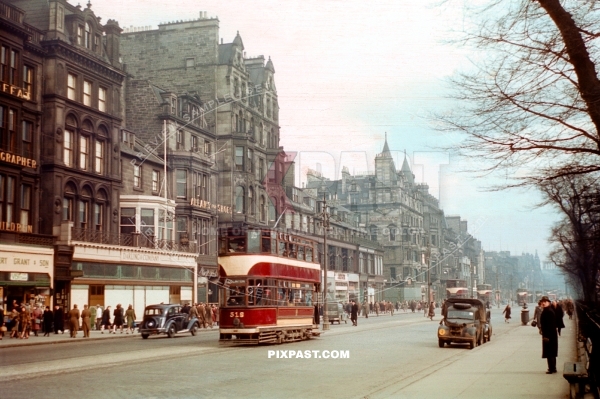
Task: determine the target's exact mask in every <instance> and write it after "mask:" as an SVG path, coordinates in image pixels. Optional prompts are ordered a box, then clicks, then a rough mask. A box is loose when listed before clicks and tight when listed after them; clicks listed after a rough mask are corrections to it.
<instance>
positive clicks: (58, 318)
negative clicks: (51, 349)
mask: <svg viewBox="0 0 600 399" xmlns="http://www.w3.org/2000/svg"><path fill="white" fill-rule="evenodd" d="M59 331H60V332H61V334H64V333H65V312H64V311H63V309H62V308H61V307H60V306H58V305H56V306H54V334H58V332H59Z"/></svg>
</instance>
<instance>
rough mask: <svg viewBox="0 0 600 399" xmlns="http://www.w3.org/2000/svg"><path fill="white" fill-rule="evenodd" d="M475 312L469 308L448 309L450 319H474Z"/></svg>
mask: <svg viewBox="0 0 600 399" xmlns="http://www.w3.org/2000/svg"><path fill="white" fill-rule="evenodd" d="M474 315H475V313H474V312H473V311H469V310H448V316H446V317H447V318H449V319H465V320H473V317H474Z"/></svg>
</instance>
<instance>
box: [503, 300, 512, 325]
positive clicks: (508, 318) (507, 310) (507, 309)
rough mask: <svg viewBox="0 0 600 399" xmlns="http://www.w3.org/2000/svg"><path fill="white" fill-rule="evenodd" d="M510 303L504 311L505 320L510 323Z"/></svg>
mask: <svg viewBox="0 0 600 399" xmlns="http://www.w3.org/2000/svg"><path fill="white" fill-rule="evenodd" d="M510 312H511V309H510V303H508V304H506V307H505V308H504V310H503V311H502V314H503V315H504V322H505V323H510V321H509V320H510Z"/></svg>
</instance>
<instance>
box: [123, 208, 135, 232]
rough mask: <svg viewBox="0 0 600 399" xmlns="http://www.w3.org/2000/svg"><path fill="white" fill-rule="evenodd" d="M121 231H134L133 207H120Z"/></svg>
mask: <svg viewBox="0 0 600 399" xmlns="http://www.w3.org/2000/svg"><path fill="white" fill-rule="evenodd" d="M121 233H122V234H131V233H135V208H121Z"/></svg>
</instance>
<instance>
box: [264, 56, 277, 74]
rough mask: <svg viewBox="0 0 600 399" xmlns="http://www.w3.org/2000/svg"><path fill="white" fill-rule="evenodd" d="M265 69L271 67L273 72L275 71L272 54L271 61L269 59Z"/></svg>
mask: <svg viewBox="0 0 600 399" xmlns="http://www.w3.org/2000/svg"><path fill="white" fill-rule="evenodd" d="M265 69H269V70H270V71H271V72H273V73H275V67H274V66H273V61H271V56H269V61H267V65H266V66H265Z"/></svg>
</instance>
